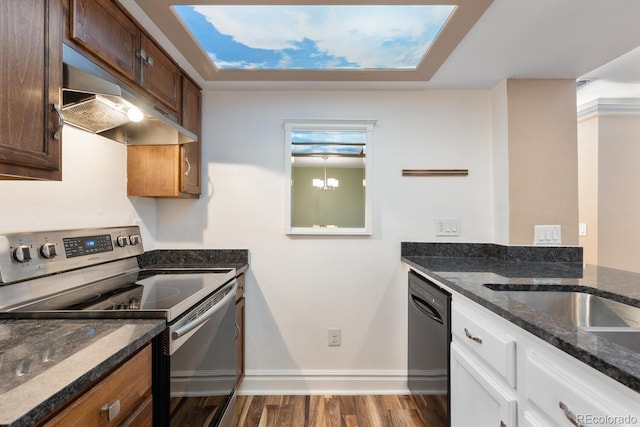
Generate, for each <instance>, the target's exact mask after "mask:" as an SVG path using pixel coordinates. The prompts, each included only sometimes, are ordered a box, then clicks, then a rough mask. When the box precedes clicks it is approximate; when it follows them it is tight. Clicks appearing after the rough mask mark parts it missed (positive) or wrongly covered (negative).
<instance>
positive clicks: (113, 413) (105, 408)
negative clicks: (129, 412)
mask: <svg viewBox="0 0 640 427" xmlns="http://www.w3.org/2000/svg"><path fill="white" fill-rule="evenodd" d="M119 413H120V401H119V400H116V401H115V402H113V403H112V404H108V403H105V404H104V405H102V407H101V408H100V415H102V416H103V417H105V418H106V419H107V420H109V421H111V420H113V419H114V418H115V417H117V416H118V414H119Z"/></svg>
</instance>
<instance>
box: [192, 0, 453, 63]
mask: <svg viewBox="0 0 640 427" xmlns="http://www.w3.org/2000/svg"><path fill="white" fill-rule="evenodd" d="M195 10H196V11H197V12H199V13H201V14H202V15H204V16H205V17H206V19H207V20H208V21H209V22H211V23H212V24H213V25H214V26H215V27H216V28H217V29H218V31H220V32H221V33H223V34H227V35H231V36H232V37H233V38H234V40H236V41H237V42H239V43H242V44H245V45H247V46H249V47H252V48H256V49H270V50H281V49H287V48H292V47H294V46H295V44H294V43H295V42H301V41H302V40H303V39H304V38H309V39H311V40H314V41H315V42H316V43H317V45H318V47H319V49H320V50H322V51H324V52H326V53H327V54H328V55H333V56H337V57H344V58H346V59H347V60H348V61H350V62H356V63H358V64H360V65H361V66H362V67H365V68H371V67H376V66H379V65H381V64H389V63H392V64H397V63H398V61H400V62H399V66H400V67H407V66H413V65H416V64H417V62H418V61H419V60H420V58H421V56H422V54H423V53H424V51H425V47H426V46H427V45H428V43H429V42H430V40H426V41H425V40H424V34H425V33H426V31H427V29H428V26H429V25H432V24H433V23H439V22H444V20H445V19H446V17H447V16H448V15H449V12H450V10H449V8H448V7H436V8H430V9H427V8H426V7H421V6H323V7H314V6H311V7H295V8H294V7H290V6H195ZM398 40H403V41H406V40H408V41H410V43H409V44H404V43H397V44H395V43H393V44H390V45H387V46H385V43H387V44H389V43H391V42H394V41H398Z"/></svg>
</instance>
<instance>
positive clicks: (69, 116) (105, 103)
mask: <svg viewBox="0 0 640 427" xmlns="http://www.w3.org/2000/svg"><path fill="white" fill-rule="evenodd" d="M63 61H64V64H63V66H64V68H63V88H62V116H63V118H64V121H65V123H68V124H70V125H73V126H75V127H78V128H80V129H83V130H85V131H88V132H91V133H95V134H99V135H102V136H104V137H106V138H110V139H113V140H115V141H118V142H120V143H123V144H127V145H173V144H185V143H189V142H194V141H197V136H196V135H195V134H194V133H193V132H190V131H189V130H187V129H185V128H184V127H182V126H180V124H178V122H177V117H175V116H173V115H171V114H169V113H167V112H165V111H163V110H162V109H161V108H159V107H157V106H155V105H154V104H153V103H152V102H150V101H149V100H147V99H146V98H144V97H143V96H141V95H138V94H137V93H136V92H135V91H133V90H132V89H130V88H128V87H127V86H126V85H125V84H124V83H122V82H120V81H119V80H117V79H116V78H115V77H114V76H112V75H110V74H109V73H107V72H106V71H104V70H103V69H102V68H100V67H98V66H97V65H96V64H94V63H93V62H91V61H89V60H88V59H87V58H85V57H83V56H82V55H80V54H79V53H77V52H76V51H74V50H73V49H72V48H70V47H69V46H66V45H64V47H63Z"/></svg>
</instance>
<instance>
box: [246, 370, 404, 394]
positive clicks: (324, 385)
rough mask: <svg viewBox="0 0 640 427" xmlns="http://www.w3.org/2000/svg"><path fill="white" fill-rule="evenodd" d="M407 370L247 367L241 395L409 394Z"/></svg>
mask: <svg viewBox="0 0 640 427" xmlns="http://www.w3.org/2000/svg"><path fill="white" fill-rule="evenodd" d="M408 393H409V390H408V388H407V372H406V371H405V370H401V369H384V370H369V369H366V370H365V369H356V370H349V369H345V370H328V369H310V370H292V369H282V370H278V369H274V370H261V369H260V370H259V369H248V370H245V375H244V378H243V380H242V382H241V384H240V387H239V388H238V394H239V395H269V394H288V395H297V394H305V395H310V394H331V395H334V394H335V395H340V394H345V395H347V394H408Z"/></svg>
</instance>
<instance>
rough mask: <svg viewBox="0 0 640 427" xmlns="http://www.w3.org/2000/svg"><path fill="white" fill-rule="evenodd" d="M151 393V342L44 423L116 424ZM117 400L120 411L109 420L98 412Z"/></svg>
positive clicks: (67, 424)
mask: <svg viewBox="0 0 640 427" xmlns="http://www.w3.org/2000/svg"><path fill="white" fill-rule="evenodd" d="M150 396H151V345H148V346H147V347H146V348H144V349H143V350H142V351H140V352H139V353H137V354H136V355H135V356H133V357H132V358H131V359H129V360H128V361H127V362H125V363H124V364H123V365H121V366H120V367H119V368H118V369H116V370H115V371H114V372H112V373H111V374H109V375H108V376H107V377H105V378H104V379H103V380H102V381H100V382H99V383H98V384H96V385H95V386H93V387H92V388H91V389H89V391H87V392H86V393H85V394H83V395H82V396H81V397H79V398H78V399H76V400H75V401H73V402H72V403H71V404H70V405H69V406H67V407H66V408H65V409H64V410H63V411H62V412H61V413H60V414H58V415H57V416H55V417H54V418H53V419H51V420H50V421H49V422H47V423H46V424H45V425H46V426H61V427H69V426H113V425H119V424H120V423H122V422H123V421H126V420H127V418H128V417H129V416H130V415H131V414H132V413H134V412H136V410H137V409H138V407H140V406H141V405H142V406H144V407H146V406H145V405H144V403H145V401H150V400H149V397H150ZM117 401H119V405H120V411H119V412H118V413H117V415H115V414H114V416H113V418H112V420H111V421H109V420H108V419H107V417H106V416H103V415H102V410H101V408H102V407H103V406H104V405H113V404H114V403H115V402H117Z"/></svg>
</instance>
